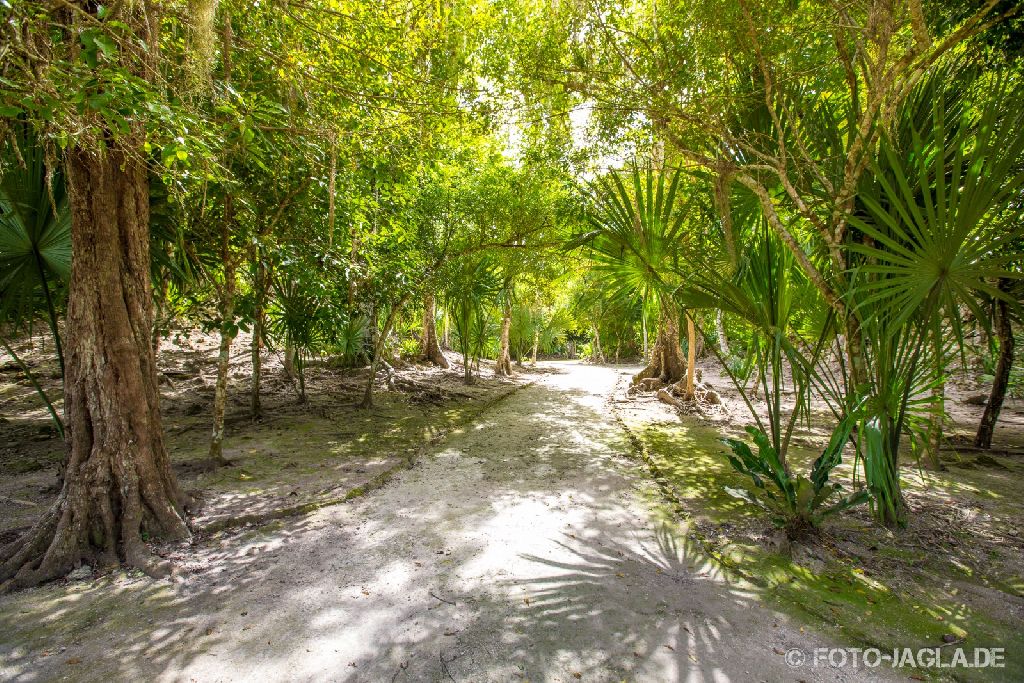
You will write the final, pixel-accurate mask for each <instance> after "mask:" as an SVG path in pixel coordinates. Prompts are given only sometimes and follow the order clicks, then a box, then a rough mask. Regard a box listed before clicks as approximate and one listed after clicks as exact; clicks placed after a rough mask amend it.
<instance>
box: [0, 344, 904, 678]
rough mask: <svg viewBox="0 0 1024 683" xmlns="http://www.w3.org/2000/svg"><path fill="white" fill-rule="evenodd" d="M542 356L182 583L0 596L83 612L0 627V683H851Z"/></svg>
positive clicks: (581, 382)
mask: <svg viewBox="0 0 1024 683" xmlns="http://www.w3.org/2000/svg"><path fill="white" fill-rule="evenodd" d="M551 367H552V368H553V370H552V372H551V374H547V375H545V376H544V377H543V379H541V380H540V381H538V382H537V383H536V384H534V385H532V386H529V387H527V388H524V389H522V390H520V391H519V392H517V393H516V394H515V395H513V396H512V397H511V398H509V399H508V400H506V401H504V402H502V403H501V404H499V405H498V406H496V407H495V408H494V409H492V410H491V411H490V412H489V413H488V414H486V415H485V416H484V418H482V419H481V420H479V421H478V422H477V423H476V424H475V425H473V426H472V427H471V428H468V429H466V430H464V431H463V432H461V433H457V434H455V435H453V436H452V437H451V438H449V439H448V440H447V442H446V443H445V444H444V445H443V446H440V447H439V448H438V449H437V450H436V451H435V452H434V453H433V454H432V455H430V456H428V457H426V458H424V459H423V461H422V462H420V463H419V464H417V465H416V466H415V467H414V468H413V469H411V470H409V471H406V472H404V473H402V474H401V475H399V476H398V477H396V479H395V480H394V481H393V482H391V483H390V484H389V485H388V486H386V487H384V488H383V489H381V490H378V491H375V492H373V493H370V494H368V495H367V496H365V497H364V498H362V499H358V500H356V501H353V502H352V503H349V504H346V505H342V506H337V507H334V508H328V509H325V510H322V511H320V512H318V513H316V514H313V515H311V516H309V517H306V518H303V519H301V520H296V521H293V522H291V523H288V524H285V525H283V526H278V527H267V528H264V529H261V530H257V531H251V532H249V533H248V534H242V535H238V536H234V537H231V538H228V539H226V540H224V541H222V542H221V544H220V545H219V546H216V547H206V548H201V549H199V550H198V556H199V560H198V568H199V569H202V571H200V572H199V573H193V574H190V575H189V576H188V578H187V579H185V580H183V581H182V582H180V583H177V584H170V583H160V584H156V585H154V584H153V583H152V582H149V581H142V580H137V581H134V582H121V583H118V582H116V581H112V582H111V583H110V585H107V586H105V587H99V588H97V587H95V586H93V587H89V588H78V589H75V588H73V587H65V588H61V589H57V588H53V587H51V588H43V589H40V590H39V591H29V592H27V593H23V594H19V595H17V596H12V598H11V599H9V600H8V601H7V604H3V603H0V611H2V613H3V614H4V615H5V616H4V618H5V620H6V619H7V618H8V617H10V616H12V615H14V614H16V612H17V608H18V604H19V603H21V602H24V603H25V604H29V603H31V604H32V605H33V609H32V610H28V611H29V614H28V616H25V617H24V618H27V619H35V620H39V621H40V622H41V621H42V620H44V619H60V617H61V614H68V611H67V610H76V609H77V610H79V613H80V612H81V610H83V609H84V610H91V611H92V612H94V613H95V619H94V620H93V622H92V624H91V626H90V628H89V629H87V630H86V631H84V632H83V631H82V630H81V629H76V632H75V633H74V634H68V637H69V640H68V642H67V643H65V645H66V646H69V647H68V649H67V650H64V651H61V650H59V649H57V646H56V645H55V644H54V645H52V648H51V651H50V653H49V654H48V655H40V650H39V648H38V644H36V647H35V648H33V647H30V646H29V645H30V644H26V643H24V642H22V643H17V644H15V643H7V644H4V642H3V641H4V640H5V637H4V636H2V635H0V678H3V679H7V680H11V679H13V680H24V681H29V680H47V679H53V678H60V677H62V676H70V677H71V678H73V679H74V680H106V681H110V680H121V679H126V678H134V679H149V680H167V681H178V680H180V681H190V680H196V681H228V680H266V681H278V680H297V681H305V680H311V681H312V680H315V681H324V680H339V681H340V680H345V681H385V682H387V681H458V682H459V683H461V682H463V681H473V682H477V681H566V682H567V683H569V682H572V681H576V680H582V681H623V680H628V681H758V680H765V681H795V680H829V681H833V680H855V679H856V675H855V674H856V672H854V671H852V670H844V671H836V670H829V669H825V668H817V669H815V668H811V667H805V668H802V669H790V668H789V667H787V666H786V664H785V662H784V659H783V657H782V654H781V653H782V652H784V651H785V650H787V649H789V648H791V647H802V648H803V649H805V650H810V649H813V648H815V647H819V646H824V645H827V644H828V642H827V640H826V639H825V638H824V637H823V636H817V635H815V634H813V633H809V632H808V633H803V632H801V630H800V629H799V626H797V625H794V624H792V623H790V622H789V621H788V620H787V619H786V618H785V617H783V616H782V615H780V614H777V613H775V612H773V611H772V610H771V609H769V608H768V607H766V606H765V605H764V604H762V602H761V600H760V599H759V597H758V596H757V594H756V593H755V592H754V591H753V590H752V589H751V588H749V587H744V586H741V585H736V584H732V583H730V582H729V581H727V580H726V579H725V578H724V577H722V576H721V575H720V573H719V572H717V571H716V570H715V569H714V567H713V566H712V565H711V564H709V563H708V562H707V561H706V560H705V559H704V558H703V557H702V556H701V555H700V553H699V551H698V549H697V548H695V547H693V546H691V545H690V544H688V543H687V542H686V541H685V537H684V536H682V535H678V534H675V533H673V532H672V531H671V529H673V528H675V527H673V526H672V525H667V524H664V523H663V522H661V521H659V519H660V518H661V514H660V512H659V510H660V505H659V502H658V500H657V494H656V490H655V488H654V486H653V485H652V484H650V483H649V482H648V481H647V480H645V478H644V476H643V472H642V470H641V468H640V467H639V466H638V465H637V463H636V462H634V461H632V460H630V459H628V458H627V457H626V454H628V453H629V445H628V442H627V441H626V439H625V437H624V434H623V433H622V431H621V430H620V428H619V427H618V426H617V425H616V423H615V420H614V418H613V416H612V414H611V410H610V404H609V403H608V396H609V394H610V392H611V391H612V389H613V387H614V385H615V382H616V380H617V379H618V373H617V372H616V371H615V370H613V369H609V368H600V367H590V366H584V365H576V364H552V366H551ZM72 586H73V585H72ZM76 591H77V593H76ZM33 595H34V596H35V597H34V598H33V597H32V596H33ZM23 611H24V610H23ZM71 660H78V661H77V662H72V663H71V664H69V663H68V662H69V661H71ZM82 663H86V664H88V666H76V667H74V668H71V667H73V666H74V665H75V664H82ZM885 673H886V672H884V671H879V670H875V671H873V672H872V674H873V675H872V679H873V680H877V679H878V677H879V675H885Z"/></svg>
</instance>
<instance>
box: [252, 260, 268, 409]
mask: <svg viewBox="0 0 1024 683" xmlns="http://www.w3.org/2000/svg"><path fill="white" fill-rule="evenodd" d="M255 260H256V263H255V264H254V268H253V274H254V277H253V299H254V301H253V304H254V305H253V319H252V349H251V351H252V419H253V420H259V419H260V418H262V417H263V404H262V402H261V401H260V388H261V387H260V385H261V383H262V380H263V357H262V351H263V336H264V330H265V322H266V301H267V280H268V277H267V267H266V265H265V264H264V263H263V252H262V250H261V248H260V247H258V246H257V247H256V257H255Z"/></svg>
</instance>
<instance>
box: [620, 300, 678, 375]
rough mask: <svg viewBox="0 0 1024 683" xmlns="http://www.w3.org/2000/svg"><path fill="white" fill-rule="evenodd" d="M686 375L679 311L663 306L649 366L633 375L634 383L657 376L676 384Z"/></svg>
mask: <svg viewBox="0 0 1024 683" xmlns="http://www.w3.org/2000/svg"><path fill="white" fill-rule="evenodd" d="M685 376H686V361H685V360H683V348H682V346H680V345H679V313H678V311H675V310H669V309H667V308H664V307H663V308H662V310H661V315H660V317H659V320H658V332H657V336H656V337H655V338H654V347H653V348H652V349H651V358H650V362H649V363H648V365H647V367H645V368H644V369H643V370H641V371H640V372H639V373H637V375H636V376H635V377H633V384H636V383H638V382H639V381H640V380H642V379H646V378H648V377H657V378H659V379H660V380H661V381H662V382H664V383H665V384H674V383H676V382H678V381H679V380H681V379H683V377H685Z"/></svg>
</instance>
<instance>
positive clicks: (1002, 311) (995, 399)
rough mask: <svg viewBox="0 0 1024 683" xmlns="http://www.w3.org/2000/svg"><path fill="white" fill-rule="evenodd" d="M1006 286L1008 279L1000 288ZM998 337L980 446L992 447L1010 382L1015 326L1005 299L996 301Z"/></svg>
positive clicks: (977, 440) (978, 436) (976, 442)
mask: <svg viewBox="0 0 1024 683" xmlns="http://www.w3.org/2000/svg"><path fill="white" fill-rule="evenodd" d="M1004 287H1006V281H1005V280H1004V281H1002V282H1001V283H1000V288H1001V289H1002V288H1004ZM995 322H996V337H997V338H998V339H999V361H998V362H997V363H996V376H995V378H994V379H993V380H992V391H991V392H990V393H989V397H988V403H986V404H985V412H984V413H982V415H981V423H980V424H979V425H978V433H977V434H976V435H975V437H974V445H975V446H977V447H978V448H991V447H992V434H993V432H995V428H996V422H997V421H998V420H999V412H1000V411H1001V410H1002V409H1003V400H1004V399H1005V398H1006V388H1007V386H1008V385H1009V383H1010V368H1011V367H1012V366H1013V353H1014V344H1015V342H1014V339H1013V326H1012V325H1011V323H1010V311H1009V306H1008V305H1007V304H1006V302H1005V301H1002V300H999V301H997V302H996V321H995Z"/></svg>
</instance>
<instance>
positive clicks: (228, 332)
mask: <svg viewBox="0 0 1024 683" xmlns="http://www.w3.org/2000/svg"><path fill="white" fill-rule="evenodd" d="M233 208H234V207H233V204H232V199H231V195H230V194H228V195H226V196H225V197H224V216H223V217H222V221H221V260H222V262H223V264H224V282H222V283H221V285H220V287H218V294H219V295H220V302H219V307H220V319H221V325H220V350H219V352H218V354H217V384H216V387H215V389H214V393H213V430H212V433H211V435H210V461H211V462H212V463H213V464H215V465H226V464H227V460H226V459H225V458H224V409H225V407H226V406H227V400H228V362H229V361H230V360H231V342H232V341H234V339H235V327H234V317H235V261H234V255H233V254H232V253H231V222H232V220H233Z"/></svg>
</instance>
